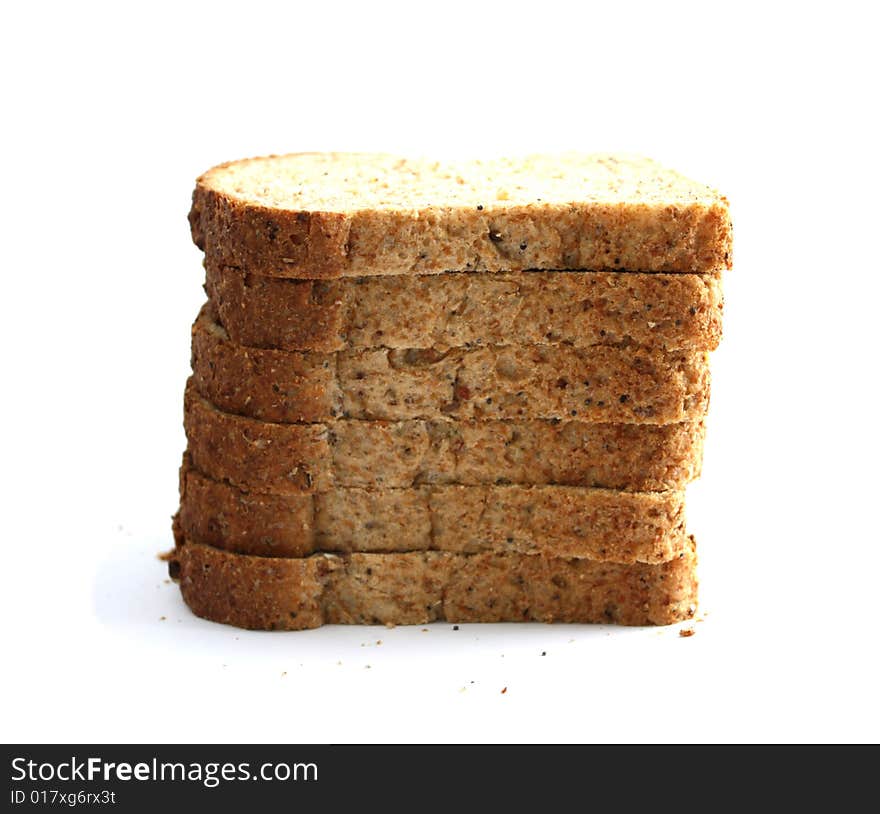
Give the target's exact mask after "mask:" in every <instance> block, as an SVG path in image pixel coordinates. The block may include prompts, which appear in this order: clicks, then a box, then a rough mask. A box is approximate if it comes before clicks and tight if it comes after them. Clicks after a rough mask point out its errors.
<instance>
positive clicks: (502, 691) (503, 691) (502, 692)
mask: <svg viewBox="0 0 880 814" xmlns="http://www.w3.org/2000/svg"><path fill="white" fill-rule="evenodd" d="M506 692H507V687H505V688H504V689H503V690H501V694H502V695H504V693H506Z"/></svg>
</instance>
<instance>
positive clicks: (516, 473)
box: [184, 383, 704, 494]
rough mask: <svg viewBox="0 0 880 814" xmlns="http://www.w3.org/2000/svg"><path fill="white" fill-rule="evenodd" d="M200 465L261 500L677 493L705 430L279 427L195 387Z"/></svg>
mask: <svg viewBox="0 0 880 814" xmlns="http://www.w3.org/2000/svg"><path fill="white" fill-rule="evenodd" d="M184 404H185V407H184V427H185V429H186V434H187V438H188V440H189V455H190V458H191V460H192V464H193V466H194V467H195V468H196V469H198V470H199V471H201V472H203V473H204V474H206V475H208V476H209V477H211V478H213V479H214V480H218V481H224V482H227V483H231V484H234V485H236V486H239V487H241V488H243V489H246V490H248V491H253V492H262V493H270V494H271V493H275V494H306V493H311V492H327V491H330V490H331V489H333V488H340V487H360V488H408V487H412V486H417V485H422V484H432V483H446V484H463V485H479V484H493V483H514V484H533V485H542V484H547V485H549V484H558V485H569V486H595V487H606V488H611V489H625V490H630V491H663V490H666V489H677V488H681V487H683V486H684V485H685V484H686V483H688V482H689V481H691V480H693V479H694V478H695V477H697V476H698V475H699V471H700V465H701V462H702V449H703V438H704V425H703V423H702V421H695V422H680V423H676V424H666V425H654V424H590V423H586V422H577V421H568V422H566V421H559V422H556V421H544V420H535V419H523V420H520V421H456V422H452V421H446V420H443V421H421V420H410V421H351V420H341V421H333V422H328V423H326V424H278V423H270V422H266V421H258V420H256V419H252V418H245V417H242V416H238V415H234V414H231V413H226V412H223V411H221V410H218V409H217V408H216V407H214V406H213V405H212V404H211V403H210V402H208V401H207V400H205V399H204V398H202V397H201V396H200V395H199V394H198V392H197V390H196V389H195V386H194V385H193V384H192V383H191V384H190V385H189V386H188V387H187V389H186V393H185V396H184Z"/></svg>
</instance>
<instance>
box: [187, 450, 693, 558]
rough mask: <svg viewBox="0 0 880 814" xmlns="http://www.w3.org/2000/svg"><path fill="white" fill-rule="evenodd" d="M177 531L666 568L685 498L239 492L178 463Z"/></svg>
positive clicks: (242, 541) (241, 542)
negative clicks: (656, 564)
mask: <svg viewBox="0 0 880 814" xmlns="http://www.w3.org/2000/svg"><path fill="white" fill-rule="evenodd" d="M179 523H180V527H181V529H182V531H183V534H184V536H185V537H186V538H187V539H189V540H194V541H198V542H202V543H208V544H210V545H212V546H215V547H217V548H222V549H226V550H228V551H235V552H238V553H242V554H256V555H260V556H267V557H304V556H307V555H308V554H311V553H313V552H315V551H338V552H353V551H356V552H382V553H389V552H400V551H428V550H437V551H453V552H461V553H469V554H470V553H476V552H481V551H494V552H503V553H518V554H548V555H553V556H562V557H587V558H590V559H595V560H605V561H609V562H665V561H666V560H670V559H672V558H673V557H676V556H677V555H678V554H680V553H681V551H682V550H684V548H685V541H686V535H685V518H684V492H682V491H675V492H672V491H670V492H619V491H614V490H610V489H589V488H578V487H571V486H495V485H491V486H421V487H417V488H411V489H374V490H368V489H334V490H333V491H330V492H323V493H318V494H311V495H272V494H260V493H252V492H245V491H242V490H241V489H237V488H236V487H234V486H230V485H229V484H226V483H221V482H218V481H215V480H212V479H211V478H208V477H206V476H205V475H203V474H202V473H200V472H198V471H197V470H195V469H193V468H192V466H191V464H190V462H189V460H188V459H185V460H184V465H183V467H182V468H181V477H180V513H179Z"/></svg>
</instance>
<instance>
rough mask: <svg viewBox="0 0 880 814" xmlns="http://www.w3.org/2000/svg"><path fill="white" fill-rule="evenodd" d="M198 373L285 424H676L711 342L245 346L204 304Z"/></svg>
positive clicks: (197, 332) (247, 411)
mask: <svg viewBox="0 0 880 814" xmlns="http://www.w3.org/2000/svg"><path fill="white" fill-rule="evenodd" d="M192 367H193V382H194V383H195V387H196V389H197V390H198V391H199V393H201V394H202V395H203V396H204V397H205V398H207V399H209V400H210V401H211V402H212V403H214V404H215V405H216V406H217V407H219V408H220V409H222V410H225V411H227V412H231V413H236V414H239V415H245V416H249V417H251V418H259V419H262V420H265V421H275V422H280V423H290V422H303V421H305V422H318V421H328V420H331V419H334V418H339V417H344V418H356V419H363V420H368V421H370V420H382V421H399V420H403V419H410V418H426V419H432V418H443V417H448V418H456V419H458V418H461V419H484V418H494V419H516V418H559V419H562V418H566V419H568V418H577V419H578V420H580V421H595V422H601V423H642V422H644V423H650V424H669V423H673V422H679V421H688V420H693V419H699V418H700V417H702V416H703V415H704V414H705V412H706V409H707V408H708V404H709V389H710V387H709V378H710V377H709V359H708V354H707V353H706V352H705V351H645V350H636V349H632V348H617V347H606V346H594V347H589V348H573V347H570V346H567V345H559V346H553V345H529V346H519V345H507V346H501V347H496V346H491V347H481V348H468V349H464V348H457V349H449V350H446V351H440V350H437V349H434V348H426V349H407V350H403V349H386V348H381V349H372V350H356V351H338V352H336V353H334V354H325V353H312V352H309V351H305V352H303V351H281V350H268V349H264V348H246V347H242V346H241V345H237V344H235V343H234V342H231V341H230V340H229V338H228V336H227V335H226V332H225V331H224V330H223V328H221V327H220V326H219V325H217V324H216V323H215V322H212V321H211V320H210V319H209V318H208V317H207V315H206V314H205V312H203V313H202V314H201V315H200V317H199V318H198V319H197V320H196V322H195V324H194V325H193V342H192Z"/></svg>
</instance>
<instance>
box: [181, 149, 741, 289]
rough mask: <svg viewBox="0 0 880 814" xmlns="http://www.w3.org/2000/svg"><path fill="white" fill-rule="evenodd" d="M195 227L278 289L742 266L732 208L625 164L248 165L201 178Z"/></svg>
mask: <svg viewBox="0 0 880 814" xmlns="http://www.w3.org/2000/svg"><path fill="white" fill-rule="evenodd" d="M539 182H540V183H539ZM349 189H350V190H351V191H350V192H349V191H347V190H349ZM389 189H394V195H393V199H392V197H391V196H390V195H389V193H388V190H389ZM190 225H191V230H192V236H193V240H194V242H195V243H196V245H197V246H199V248H201V249H203V250H204V251H205V254H206V257H207V258H208V260H209V262H212V263H220V264H225V265H231V266H237V267H239V268H243V269H247V270H248V271H250V272H254V273H258V274H262V275H266V276H273V277H291V278H305V279H327V278H333V277H349V276H355V277H361V276H370V275H380V274H432V273H440V272H443V271H447V270H451V269H454V270H459V271H488V272H496V271H523V270H526V269H593V270H603V269H611V270H630V271H661V272H675V273H702V272H713V271H720V270H722V269H725V268H730V265H731V238H732V236H731V226H730V217H729V213H728V206H727V201H726V199H725V198H723V197H722V196H721V195H719V194H718V193H717V192H715V191H714V190H711V189H710V188H708V187H705V186H704V185H701V184H696V183H694V182H692V181H690V180H688V179H686V178H684V177H683V176H681V175H680V174H678V173H676V172H674V171H671V170H666V169H664V168H662V167H660V166H659V165H657V164H656V163H654V162H652V161H650V160H648V159H641V158H635V159H630V158H624V157H620V156H578V155H567V156H560V157H552V156H531V157H527V158H525V159H521V160H512V161H509V160H508V161H497V162H466V163H458V164H456V165H454V166H448V165H442V164H439V163H437V162H423V161H412V160H408V159H399V158H395V157H391V156H370V155H345V154H324V155H315V154H295V155H288V156H267V157H263V158H254V159H246V160H243V161H235V162H229V163H227V164H222V165H220V166H218V167H215V168H213V169H211V170H209V171H208V172H206V173H204V174H203V175H202V176H200V177H199V178H198V179H197V181H196V187H195V191H194V193H193V202H192V208H191V210H190Z"/></svg>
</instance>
